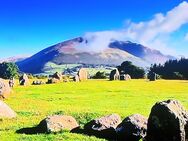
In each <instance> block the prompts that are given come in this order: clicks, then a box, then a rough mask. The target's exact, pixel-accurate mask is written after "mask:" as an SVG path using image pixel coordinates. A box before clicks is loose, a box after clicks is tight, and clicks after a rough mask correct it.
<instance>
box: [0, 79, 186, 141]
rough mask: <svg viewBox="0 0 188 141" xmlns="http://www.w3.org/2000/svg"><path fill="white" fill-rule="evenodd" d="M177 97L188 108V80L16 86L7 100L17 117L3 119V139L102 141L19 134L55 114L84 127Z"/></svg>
mask: <svg viewBox="0 0 188 141" xmlns="http://www.w3.org/2000/svg"><path fill="white" fill-rule="evenodd" d="M166 99H177V100H180V101H181V102H182V104H183V105H184V106H185V107H186V108H187V109H188V100H187V99H188V81H175V80H173V81H167V80H160V81H156V82H148V81H146V80H131V81H107V80H89V81H87V82H81V83H75V82H70V83H59V84H49V85H41V86H28V87H22V86H16V87H15V88H14V90H13V94H12V95H11V96H10V98H9V99H7V100H6V101H5V102H6V103H7V104H8V105H9V106H10V107H11V108H12V109H14V110H15V111H16V112H17V114H18V116H17V118H16V119H2V120H0V140H8V141H10V140H44V141H45V140H72V141H75V140H78V141H79V140H80V141H84V140H85V141H98V140H100V139H97V138H95V137H88V136H84V135H79V134H71V133H67V132H66V133H60V134H57V135H54V134H38V135H24V134H17V133H15V131H16V130H18V129H20V128H24V127H33V126H35V125H37V124H38V123H39V122H40V121H41V120H42V119H43V118H45V117H46V116H47V115H51V114H68V115H72V116H74V117H75V118H76V119H77V121H78V122H79V123H80V124H81V126H83V125H84V124H85V123H86V122H88V121H89V120H91V119H93V118H96V117H99V116H102V115H106V114H110V113H118V114H119V115H120V116H121V117H122V118H124V117H126V116H128V115H131V114H134V113H140V114H142V115H145V116H148V115H149V113H150V110H151V107H152V105H154V104H155V102H157V101H160V100H166Z"/></svg>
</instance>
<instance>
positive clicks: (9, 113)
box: [0, 100, 16, 118]
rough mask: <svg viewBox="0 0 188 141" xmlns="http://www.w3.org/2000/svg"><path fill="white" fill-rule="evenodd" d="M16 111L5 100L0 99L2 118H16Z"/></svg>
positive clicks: (0, 114)
mask: <svg viewBox="0 0 188 141" xmlns="http://www.w3.org/2000/svg"><path fill="white" fill-rule="evenodd" d="M15 117H16V113H15V112H14V111H13V110H12V109H11V108H10V107H9V106H8V105H7V104H6V103H4V102H3V101H1V100H0V118H15Z"/></svg>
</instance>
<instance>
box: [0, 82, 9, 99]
mask: <svg viewBox="0 0 188 141" xmlns="http://www.w3.org/2000/svg"><path fill="white" fill-rule="evenodd" d="M10 93H11V88H10V87H9V84H8V82H6V81H5V80H3V79H1V78H0V98H2V99H4V98H8V97H9V95H10Z"/></svg>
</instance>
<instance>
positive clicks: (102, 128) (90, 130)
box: [84, 114, 121, 139]
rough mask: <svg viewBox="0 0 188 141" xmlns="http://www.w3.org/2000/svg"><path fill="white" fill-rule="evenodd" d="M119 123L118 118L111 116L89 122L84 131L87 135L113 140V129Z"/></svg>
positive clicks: (114, 133) (115, 115) (114, 136)
mask: <svg viewBox="0 0 188 141" xmlns="http://www.w3.org/2000/svg"><path fill="white" fill-rule="evenodd" d="M120 123H121V118H120V116H119V115H117V114H111V115H107V116H104V117H101V118H97V119H94V120H92V121H90V122H89V123H87V124H86V125H85V126H84V130H85V132H86V134H88V135H94V136H96V137H100V138H106V139H115V138H116V131H115V129H116V127H117V126H118V125H119V124H120Z"/></svg>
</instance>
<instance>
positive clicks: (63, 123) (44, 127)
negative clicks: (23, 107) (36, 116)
mask: <svg viewBox="0 0 188 141" xmlns="http://www.w3.org/2000/svg"><path fill="white" fill-rule="evenodd" d="M77 127H79V125H78V123H77V121H76V120H75V119H74V118H73V117H72V116H66V115H53V116H48V117H47V118H45V119H43V120H42V121H41V122H40V123H39V125H38V129H40V131H41V132H46V133H57V132H60V131H63V130H73V129H75V128H77Z"/></svg>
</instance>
